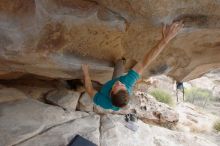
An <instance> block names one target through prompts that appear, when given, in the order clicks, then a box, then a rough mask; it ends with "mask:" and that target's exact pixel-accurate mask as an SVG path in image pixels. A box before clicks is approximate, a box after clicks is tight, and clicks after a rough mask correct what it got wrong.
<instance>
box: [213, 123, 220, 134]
mask: <svg viewBox="0 0 220 146" xmlns="http://www.w3.org/2000/svg"><path fill="white" fill-rule="evenodd" d="M214 129H215V130H216V131H218V132H220V121H217V122H215V124H214Z"/></svg>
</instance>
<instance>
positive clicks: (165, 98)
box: [150, 88, 173, 106]
mask: <svg viewBox="0 0 220 146" xmlns="http://www.w3.org/2000/svg"><path fill="white" fill-rule="evenodd" d="M150 94H151V95H152V96H154V97H155V98H156V99H157V101H159V102H163V103H166V104H168V105H170V106H172V105H173V99H172V96H171V95H170V94H169V93H168V92H167V91H165V90H163V89H159V88H156V89H153V90H152V91H151V92H150Z"/></svg>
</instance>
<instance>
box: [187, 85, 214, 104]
mask: <svg viewBox="0 0 220 146" xmlns="http://www.w3.org/2000/svg"><path fill="white" fill-rule="evenodd" d="M185 97H186V101H187V102H190V103H192V104H196V105H199V106H202V107H205V106H206V104H207V102H208V101H209V100H211V99H212V98H213V95H212V92H211V91H210V90H207V89H201V88H196V87H192V88H189V89H186V90H185Z"/></svg>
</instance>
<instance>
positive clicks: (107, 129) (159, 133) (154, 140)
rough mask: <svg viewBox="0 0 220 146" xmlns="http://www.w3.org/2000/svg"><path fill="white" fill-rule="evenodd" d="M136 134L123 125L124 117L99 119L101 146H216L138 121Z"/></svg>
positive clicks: (205, 140) (206, 141)
mask: <svg viewBox="0 0 220 146" xmlns="http://www.w3.org/2000/svg"><path fill="white" fill-rule="evenodd" d="M136 125H137V126H139V128H138V130H137V131H136V132H133V131H131V130H130V129H128V128H126V127H125V125H124V116H120V115H110V114H109V115H105V116H103V117H102V119H101V141H100V143H101V146H217V145H216V144H214V143H212V142H210V141H209V140H207V139H204V138H202V137H199V136H196V135H193V134H190V133H182V132H177V131H171V130H168V129H166V128H162V127H157V126H152V125H148V124H145V123H143V122H142V121H140V120H139V121H138V122H137V123H136Z"/></svg>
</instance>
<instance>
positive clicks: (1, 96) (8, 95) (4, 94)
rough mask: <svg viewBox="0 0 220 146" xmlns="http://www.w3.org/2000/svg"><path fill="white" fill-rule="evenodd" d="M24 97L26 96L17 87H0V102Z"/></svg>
mask: <svg viewBox="0 0 220 146" xmlns="http://www.w3.org/2000/svg"><path fill="white" fill-rule="evenodd" d="M25 98H27V96H26V95H25V94H24V93H23V92H21V91H19V90H18V89H15V88H7V87H2V88H0V103H2V102H8V101H13V100H21V99H25Z"/></svg>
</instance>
